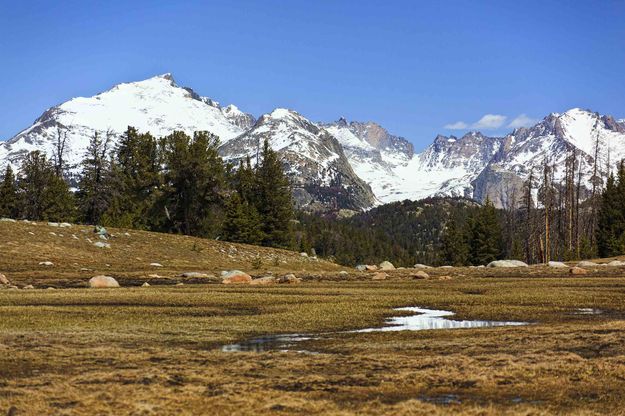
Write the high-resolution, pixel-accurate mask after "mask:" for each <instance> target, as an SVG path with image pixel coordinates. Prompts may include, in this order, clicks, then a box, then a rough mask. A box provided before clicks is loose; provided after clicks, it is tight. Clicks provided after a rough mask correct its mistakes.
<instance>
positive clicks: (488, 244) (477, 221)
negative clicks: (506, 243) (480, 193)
mask: <svg viewBox="0 0 625 416" xmlns="http://www.w3.org/2000/svg"><path fill="white" fill-rule="evenodd" d="M500 256H501V227H500V225H499V221H498V219H497V210H496V209H495V206H494V205H493V203H492V202H491V201H490V200H489V199H488V198H487V199H486V202H485V204H484V206H483V207H481V208H480V209H479V210H478V211H477V213H476V214H475V215H474V216H473V217H472V218H471V219H470V221H469V260H470V262H471V264H473V265H476V266H477V265H482V264H487V263H490V262H491V261H493V260H497V259H498V258H499V257H500Z"/></svg>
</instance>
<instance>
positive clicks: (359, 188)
mask: <svg viewBox="0 0 625 416" xmlns="http://www.w3.org/2000/svg"><path fill="white" fill-rule="evenodd" d="M265 139H266V140H268V141H269V144H270V146H271V148H272V149H274V150H276V151H277V152H278V153H279V154H280V155H281V157H282V159H283V161H284V164H285V168H286V171H287V173H288V175H289V177H290V178H291V182H292V184H293V187H294V197H295V201H296V204H297V206H298V207H299V208H301V209H304V210H309V211H319V210H327V209H330V210H339V209H349V210H354V211H361V210H363V209H366V208H369V207H371V206H373V205H374V203H375V196H374V195H373V192H372V191H371V188H370V187H369V185H367V184H366V183H365V182H364V181H362V180H361V179H360V178H359V177H358V175H356V173H354V171H353V169H352V167H351V165H350V163H349V161H348V160H347V157H346V156H345V153H344V152H343V148H342V147H341V145H340V144H339V142H338V141H337V139H336V138H335V137H334V136H332V135H331V134H330V133H328V132H327V131H326V130H325V129H323V128H320V127H319V126H317V125H316V124H314V123H312V122H310V121H309V120H307V119H306V118H304V117H303V116H301V115H300V114H298V113H296V112H295V111H291V110H287V109H283V108H278V109H276V110H274V111H272V112H271V113H269V114H265V115H263V116H261V117H260V118H259V120H258V121H257V122H256V124H255V125H254V126H253V127H252V128H251V129H250V130H249V131H247V132H245V133H244V134H242V135H241V136H239V137H237V138H235V139H234V140H231V141H229V142H228V143H226V144H224V145H223V146H222V147H221V148H220V153H221V154H222V156H223V157H224V159H226V160H231V161H238V160H241V159H243V158H246V157H247V156H248V155H252V161H254V160H255V155H256V154H257V153H258V152H259V151H260V149H261V148H262V146H263V143H264V141H265Z"/></svg>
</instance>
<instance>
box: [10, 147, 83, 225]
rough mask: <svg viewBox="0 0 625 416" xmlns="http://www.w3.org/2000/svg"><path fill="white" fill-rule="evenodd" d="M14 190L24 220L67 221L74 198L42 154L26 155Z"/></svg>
mask: <svg viewBox="0 0 625 416" xmlns="http://www.w3.org/2000/svg"><path fill="white" fill-rule="evenodd" d="M20 171H21V174H20V177H19V179H18V190H19V195H20V197H21V203H22V207H23V208H22V211H23V212H22V214H23V216H24V217H25V218H29V219H33V220H48V221H71V220H72V219H73V218H74V207H75V205H74V198H73V195H72V193H71V191H70V189H69V186H68V185H67V183H66V182H65V181H64V180H63V178H61V177H59V176H57V175H56V170H55V168H54V166H53V165H52V164H51V163H50V162H49V161H48V160H47V159H46V157H45V156H44V155H43V153H41V152H39V151H34V152H31V153H29V154H28V155H27V156H26V158H25V159H24V160H23V162H22V166H21V169H20Z"/></svg>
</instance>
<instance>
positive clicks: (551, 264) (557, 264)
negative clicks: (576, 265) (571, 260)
mask: <svg viewBox="0 0 625 416" xmlns="http://www.w3.org/2000/svg"><path fill="white" fill-rule="evenodd" d="M547 266H549V267H569V266H567V265H566V264H564V263H562V262H561V261H550V262H549V263H547Z"/></svg>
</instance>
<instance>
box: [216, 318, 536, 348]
mask: <svg viewBox="0 0 625 416" xmlns="http://www.w3.org/2000/svg"><path fill="white" fill-rule="evenodd" d="M395 310H396V311H410V312H414V313H415V314H414V315H410V316H399V317H394V318H389V319H387V320H386V324H387V326H383V327H379V328H366V329H360V330H355V331H348V332H349V333H357V332H377V331H421V330H425V329H455V328H482V327H493V326H508V325H512V326H518V325H527V322H508V321H455V320H452V319H447V317H448V316H453V315H454V313H453V312H450V311H439V310H435V309H425V308H419V307H407V308H395ZM327 335H331V333H326V334H319V335H315V336H313V335H307V334H282V335H267V336H264V337H259V338H252V339H250V340H247V341H244V342H241V343H238V344H229V345H224V346H222V347H221V350H222V351H223V352H265V351H295V352H300V353H304V354H318V353H317V352H314V351H307V350H295V349H292V347H293V346H294V345H295V344H297V343H298V342H301V341H308V340H311V339H319V338H321V337H322V336H327Z"/></svg>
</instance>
